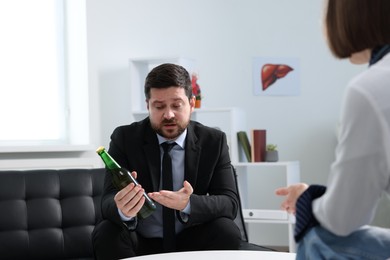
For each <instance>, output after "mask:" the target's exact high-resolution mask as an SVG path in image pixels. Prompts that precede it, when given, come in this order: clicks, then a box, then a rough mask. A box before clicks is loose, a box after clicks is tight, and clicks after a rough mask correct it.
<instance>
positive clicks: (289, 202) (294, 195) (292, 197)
mask: <svg viewBox="0 0 390 260" xmlns="http://www.w3.org/2000/svg"><path fill="white" fill-rule="evenodd" d="M308 187H309V185H307V184H306V183H297V184H293V185H290V186H288V187H282V188H278V189H276V190H275V194H276V195H278V196H285V200H284V201H283V202H282V204H281V208H282V209H284V210H286V211H287V212H288V213H292V214H295V212H296V203H297V200H298V198H299V197H300V196H301V195H302V193H303V192H304V191H305V190H306V189H307V188H308Z"/></svg>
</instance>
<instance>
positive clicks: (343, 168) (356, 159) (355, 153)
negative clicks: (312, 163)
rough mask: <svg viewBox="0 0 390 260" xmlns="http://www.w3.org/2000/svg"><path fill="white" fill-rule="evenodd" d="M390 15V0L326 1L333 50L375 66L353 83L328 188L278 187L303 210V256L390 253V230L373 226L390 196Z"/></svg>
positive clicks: (299, 232) (298, 235) (298, 233)
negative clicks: (378, 210) (382, 202)
mask: <svg viewBox="0 0 390 260" xmlns="http://www.w3.org/2000/svg"><path fill="white" fill-rule="evenodd" d="M389 14H390V1H389V0H329V1H327V3H326V14H325V32H326V36H327V41H328V45H329V48H330V50H331V51H332V53H333V54H334V55H335V56H336V57H337V58H340V59H343V58H349V60H350V61H351V63H354V64H363V63H368V64H369V67H368V69H367V70H366V71H364V72H363V73H361V74H360V75H357V76H356V77H355V78H353V79H352V80H351V81H350V83H349V85H348V88H347V92H346V96H345V100H344V106H343V110H342V116H341V127H340V133H339V139H338V144H337V147H336V158H335V161H334V163H333V164H332V166H331V171H330V174H329V180H328V185H327V187H325V186H321V185H307V184H305V183H299V184H295V185H291V186H289V187H284V188H279V189H277V190H276V194H277V195H280V196H285V200H284V201H283V202H282V208H283V209H285V210H286V211H288V212H290V213H294V214H296V220H297V223H296V227H295V239H296V241H297V242H298V250H297V259H386V258H390V230H389V229H385V228H379V227H374V226H368V225H369V224H370V223H371V221H372V220H373V217H374V215H375V211H376V207H377V205H378V202H379V199H380V198H381V196H382V194H383V193H385V194H390V54H389V52H390V15H389ZM389 217H390V215H389Z"/></svg>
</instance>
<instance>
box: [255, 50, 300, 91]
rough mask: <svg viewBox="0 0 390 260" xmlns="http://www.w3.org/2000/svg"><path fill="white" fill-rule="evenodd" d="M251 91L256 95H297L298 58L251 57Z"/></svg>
mask: <svg viewBox="0 0 390 260" xmlns="http://www.w3.org/2000/svg"><path fill="white" fill-rule="evenodd" d="M252 70H253V72H252V74H253V93H254V95H256V96H298V95H299V94H300V91H299V75H300V68H299V59H297V58H277V57H256V58H253V64H252Z"/></svg>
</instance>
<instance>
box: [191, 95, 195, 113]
mask: <svg viewBox="0 0 390 260" xmlns="http://www.w3.org/2000/svg"><path fill="white" fill-rule="evenodd" d="M195 100H196V98H195V96H192V97H191V98H190V107H191V112H192V111H194V108H195Z"/></svg>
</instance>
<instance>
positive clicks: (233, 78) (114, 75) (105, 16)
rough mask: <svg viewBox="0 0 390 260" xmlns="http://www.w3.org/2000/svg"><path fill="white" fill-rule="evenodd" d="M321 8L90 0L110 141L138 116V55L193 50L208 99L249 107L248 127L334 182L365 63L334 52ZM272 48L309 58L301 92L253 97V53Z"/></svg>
mask: <svg viewBox="0 0 390 260" xmlns="http://www.w3.org/2000/svg"><path fill="white" fill-rule="evenodd" d="M321 16H322V1H312V0H299V1H289V0H273V1H265V0H240V1H238V0H196V1H195V0H165V1H160V0H88V1H87V17H88V25H87V29H88V47H89V80H90V84H91V85H90V87H91V90H97V91H98V92H94V93H93V97H92V98H93V102H95V103H94V105H93V106H95V107H97V108H98V109H99V110H98V115H95V122H96V124H98V125H99V126H100V127H99V129H100V134H101V137H100V143H101V144H103V145H106V146H108V142H109V136H110V134H111V132H112V130H113V129H114V128H115V127H116V126H117V125H121V124H128V123H130V122H131V121H132V116H131V106H130V103H129V100H130V90H129V82H130V81H129V71H128V59H129V58H130V57H151V56H158V57H159V56H184V57H190V58H194V59H196V61H197V67H198V72H199V75H200V79H199V84H200V85H201V87H202V91H203V94H204V99H203V101H202V103H203V104H202V105H203V106H204V107H228V106H237V107H241V108H243V109H245V111H246V112H247V121H248V125H247V126H246V127H244V128H246V129H247V130H249V129H251V128H264V129H267V139H268V142H271V143H276V144H278V147H279V151H280V159H281V160H284V161H285V160H299V161H300V163H301V170H302V172H301V179H302V180H303V181H305V182H309V183H325V182H326V178H327V175H328V170H329V166H330V163H331V162H332V160H333V157H334V153H333V152H334V147H335V142H336V135H335V132H336V126H337V121H338V116H339V110H340V103H341V101H342V96H343V93H344V89H345V86H346V84H347V82H348V80H349V79H350V78H351V77H352V76H353V75H355V74H356V73H357V72H359V71H361V70H363V69H364V68H365V66H351V65H350V64H349V63H348V62H347V61H339V60H336V59H335V58H333V57H332V56H331V55H330V53H329V51H328V49H327V46H326V44H325V42H324V39H323V36H322V31H321ZM262 56H269V57H293V58H299V60H300V66H301V75H300V91H301V94H300V95H299V96H295V97H260V96H253V94H252V72H251V65H252V64H251V62H252V58H253V57H262ZM270 196H272V195H270ZM259 232H261V231H259Z"/></svg>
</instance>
